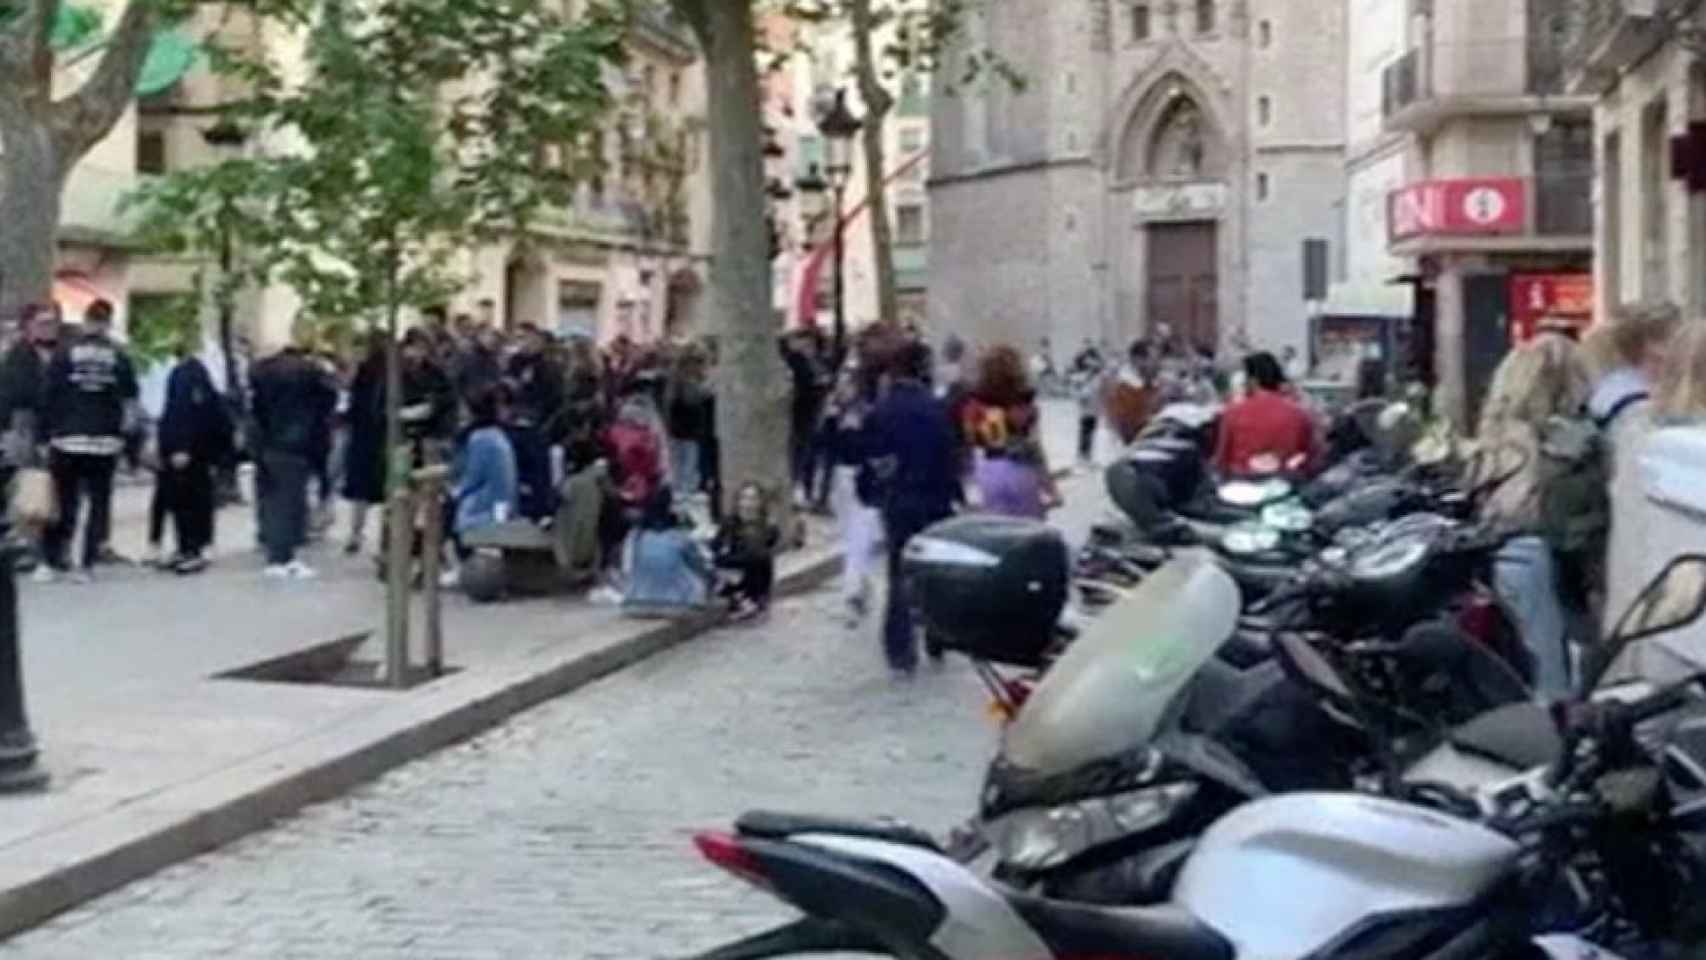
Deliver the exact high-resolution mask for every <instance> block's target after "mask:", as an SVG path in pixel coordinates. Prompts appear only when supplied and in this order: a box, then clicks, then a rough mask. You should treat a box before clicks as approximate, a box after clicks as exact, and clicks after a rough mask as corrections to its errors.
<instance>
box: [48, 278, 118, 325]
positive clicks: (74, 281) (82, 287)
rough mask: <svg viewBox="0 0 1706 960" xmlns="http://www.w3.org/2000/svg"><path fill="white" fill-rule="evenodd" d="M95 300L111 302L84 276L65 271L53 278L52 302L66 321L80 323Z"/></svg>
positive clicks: (109, 298)
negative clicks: (57, 306)
mask: <svg viewBox="0 0 1706 960" xmlns="http://www.w3.org/2000/svg"><path fill="white" fill-rule="evenodd" d="M96 300H107V301H111V300H112V298H111V297H109V296H107V294H106V293H105V292H104V291H102V290H101V288H99V287H97V286H95V284H94V282H93V281H91V280H90V279H89V277H88V276H87V275H86V274H82V273H72V272H70V271H66V272H63V273H61V274H59V275H58V276H56V277H54V278H53V302H54V303H57V304H59V309H60V311H61V312H62V313H64V314H65V319H66V320H67V321H70V322H72V323H77V322H80V321H81V320H82V319H83V314H84V313H85V312H87V311H88V309H89V306H90V305H91V304H93V303H94V302H95V301H96Z"/></svg>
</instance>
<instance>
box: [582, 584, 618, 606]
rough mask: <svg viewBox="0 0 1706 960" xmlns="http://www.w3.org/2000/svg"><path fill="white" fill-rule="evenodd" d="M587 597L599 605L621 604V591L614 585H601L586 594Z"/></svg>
mask: <svg viewBox="0 0 1706 960" xmlns="http://www.w3.org/2000/svg"><path fill="white" fill-rule="evenodd" d="M587 599H589V600H591V601H592V602H593V603H596V604H599V605H601V606H606V607H616V606H621V605H622V592H621V591H620V590H617V589H616V588H615V587H611V586H603V587H599V588H598V589H597V590H594V591H592V593H590V594H588V595H587Z"/></svg>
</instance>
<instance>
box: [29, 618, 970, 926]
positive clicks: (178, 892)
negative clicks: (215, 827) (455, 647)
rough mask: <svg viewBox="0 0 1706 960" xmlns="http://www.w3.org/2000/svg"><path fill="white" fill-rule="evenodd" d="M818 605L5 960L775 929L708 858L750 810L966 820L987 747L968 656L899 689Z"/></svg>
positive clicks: (226, 853) (515, 728)
mask: <svg viewBox="0 0 1706 960" xmlns="http://www.w3.org/2000/svg"><path fill="white" fill-rule="evenodd" d="M835 608H836V598H835V595H834V594H833V593H831V592H822V593H818V594H814V595H811V596H807V597H803V598H799V599H796V600H791V601H786V602H784V603H783V604H781V605H780V606H779V608H778V609H777V610H776V611H775V613H774V615H773V617H772V619H771V622H770V623H769V624H768V625H766V626H763V627H760V628H755V629H750V630H747V631H725V632H720V633H717V634H713V635H710V636H708V637H706V638H704V639H702V640H699V641H696V642H695V643H693V644H692V645H690V646H688V647H686V648H684V649H682V650H679V651H677V652H674V653H671V654H667V655H665V656H663V657H661V658H659V659H657V660H654V661H652V662H650V663H648V664H645V665H643V666H640V667H637V668H634V669H631V670H628V671H626V672H624V673H622V674H620V675H618V676H617V677H615V678H613V679H611V680H609V681H607V682H604V683H602V684H599V685H597V686H595V687H592V688H588V689H586V690H583V691H581V692H579V693H576V694H573V695H571V696H568V697H565V698H563V699H561V700H558V701H556V702H554V703H552V704H549V705H547V706H545V707H542V708H540V709H537V710H535V711H533V712H531V713H528V714H525V715H523V716H521V717H519V718H517V719H516V720H515V721H513V722H511V723H510V724H508V725H506V726H504V727H502V728H499V729H498V730H495V731H493V732H492V733H491V734H489V735H487V736H483V737H481V738H479V739H478V740H476V741H473V742H470V743H468V744H466V745H464V746H461V747H458V748H455V749H452V750H449V751H447V752H445V753H443V754H440V755H438V756H435V757H433V758H430V759H428V760H425V761H422V762H419V763H416V764H414V765H412V766H409V767H406V768H403V769H401V770H399V771H397V772H395V773H394V774H392V775H390V776H387V777H385V778H384V779H382V780H381V781H379V782H377V783H376V784H374V785H373V786H371V787H370V788H367V789H364V790H362V791H359V792H358V793H355V794H352V795H351V796H349V797H347V798H344V799H342V800H339V801H335V802H332V803H328V804H325V805H322V806H319V807H315V808H312V809H310V810H308V811H307V812H305V813H304V814H303V815H302V816H300V817H297V818H295V819H293V820H291V821H288V822H286V823H283V824H281V825H280V826H279V827H277V828H276V829H274V830H272V831H270V832H268V833H265V834H261V835H257V836H255V837H253V838H251V839H249V840H246V841H242V842H239V843H237V844H235V845H233V846H231V847H229V848H226V849H224V850H221V851H216V852H214V853H213V854H210V855H207V856H204V857H202V858H200V859H197V860H194V861H191V862H188V863H185V864H183V865H180V866H178V867H174V868H171V869H168V870H167V871H164V872H163V873H161V874H159V875H156V876H155V877H152V878H149V879H147V880H144V881H141V882H138V883H136V884H134V885H132V886H131V887H129V888H126V889H124V890H122V891H120V892H118V893H116V894H114V895H111V896H109V897H106V898H104V899H101V900H98V901H95V902H93V903H91V904H89V905H88V906H86V907H84V908H82V909H79V910H77V911H75V912H73V913H70V914H66V915H64V916H62V917H60V918H58V919H57V920H54V921H52V922H50V923H49V924H48V925H47V926H44V927H42V928H38V929H37V930H35V931H32V932H30V933H27V934H24V935H22V936H20V937H18V938H16V939H14V940H12V941H11V942H9V943H8V944H6V945H4V946H0V957H5V958H13V957H16V958H26V957H27V958H43V960H46V958H65V960H74V958H75V960H86V958H90V957H98V956H124V957H127V958H130V960H141V958H153V957H160V958H181V960H192V958H197V960H199V958H203V957H206V958H216V957H217V958H222V960H240V958H256V960H260V958H267V960H273V958H296V957H302V958H341V957H351V958H355V957H360V958H363V960H385V958H393V957H395V958H403V957H410V958H439V957H444V958H452V957H455V958H463V960H478V958H488V957H489V958H503V960H522V958H533V957H538V958H565V957H567V958H574V957H588V958H592V957H612V958H614V957H623V958H635V957H658V956H684V955H688V954H691V953H693V952H695V951H696V950H699V949H705V948H708V947H710V946H713V945H715V944H716V943H718V942H720V941H721V940H725V939H732V938H733V937H734V936H736V935H739V934H742V933H744V932H748V931H750V930H753V929H757V928H761V927H763V926H764V925H765V924H766V923H767V922H768V921H772V920H775V919H780V918H783V917H785V916H786V913H785V911H783V910H781V909H779V908H777V907H776V906H775V905H774V903H773V902H772V901H769V900H768V898H765V897H763V896H760V895H758V894H755V893H752V892H749V891H747V890H746V889H745V888H744V887H743V886H742V885H741V884H739V883H737V882H735V881H733V880H732V879H728V878H726V877H724V876H723V875H721V874H720V873H718V872H716V871H714V870H712V869H711V868H709V867H707V866H704V865H702V864H701V863H700V862H698V860H697V859H696V857H695V856H694V855H693V853H692V849H691V846H690V844H689V839H688V838H689V833H690V831H691V830H692V829H694V828H697V827H705V826H716V825H720V824H725V823H727V822H728V821H729V819H730V818H731V817H732V816H734V815H736V814H738V813H740V812H741V811H742V810H744V809H746V808H748V807H754V806H768V807H775V808H785V809H799V810H808V811H825V812H841V813H852V814H861V815H863V814H871V813H889V814H895V815H900V816H905V817H907V818H910V819H913V820H914V821H915V822H918V823H920V824H922V825H927V826H929V827H931V828H934V829H941V828H945V827H946V826H948V825H950V824H951V823H952V822H953V820H954V819H955V818H956V817H957V816H959V815H960V814H962V813H964V812H967V811H969V809H970V807H971V804H972V802H973V797H974V796H975V791H976V788H977V785H978V782H979V779H980V777H981V775H982V769H983V764H984V763H985V762H986V761H987V759H988V757H989V755H990V750H991V746H992V743H993V736H994V734H993V727H992V725H991V724H990V722H989V721H988V720H987V719H986V718H985V716H984V715H983V713H982V711H981V709H980V704H981V700H980V698H979V697H978V695H977V687H976V684H975V681H974V680H973V679H972V677H971V675H970V672H969V670H967V669H966V667H965V665H964V664H963V662H951V663H950V664H949V665H948V666H947V667H946V668H944V669H942V670H939V671H932V670H925V671H923V672H922V673H921V674H920V676H919V678H918V679H917V680H915V681H914V682H913V683H911V684H908V685H899V686H897V685H895V684H894V683H892V682H891V681H890V680H889V678H888V677H887V675H886V672H885V670H884V668H883V665H882V662H881V657H880V654H879V652H878V645H877V640H876V636H875V633H874V627H873V628H868V629H866V630H864V631H861V632H859V633H853V632H850V631H848V630H847V629H845V628H844V627H842V626H840V625H836V624H834V623H833V622H831V618H832V616H833V614H834V613H835Z"/></svg>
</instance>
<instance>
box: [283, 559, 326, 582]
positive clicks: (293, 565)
mask: <svg viewBox="0 0 1706 960" xmlns="http://www.w3.org/2000/svg"><path fill="white" fill-rule="evenodd" d="M285 570H286V571H287V576H289V577H290V579H292V580H312V579H314V578H315V577H318V576H319V575H320V574H319V573H317V572H316V571H315V570H314V568H313V567H310V566H309V565H308V564H306V563H303V562H302V561H301V560H292V561H290V565H289V566H288V567H285Z"/></svg>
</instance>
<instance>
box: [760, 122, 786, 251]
mask: <svg viewBox="0 0 1706 960" xmlns="http://www.w3.org/2000/svg"><path fill="white" fill-rule="evenodd" d="M763 153H764V195H765V198H766V200H767V204H766V207H765V229H766V230H767V231H768V232H769V234H770V259H771V260H772V261H774V260H775V259H776V258H777V257H779V256H781V255H782V246H783V244H782V220H781V213H780V211H779V210H778V208H777V204H779V203H781V202H782V201H784V200H787V199H788V197H789V196H791V194H790V193H789V192H788V188H787V187H786V186H784V185H783V183H782V178H781V171H782V164H783V163H784V162H785V161H786V160H787V158H788V150H787V148H786V147H784V146H782V144H781V143H780V142H779V141H778V140H777V139H776V128H775V127H772V126H769V125H768V124H766V125H765V127H764V149H763Z"/></svg>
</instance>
